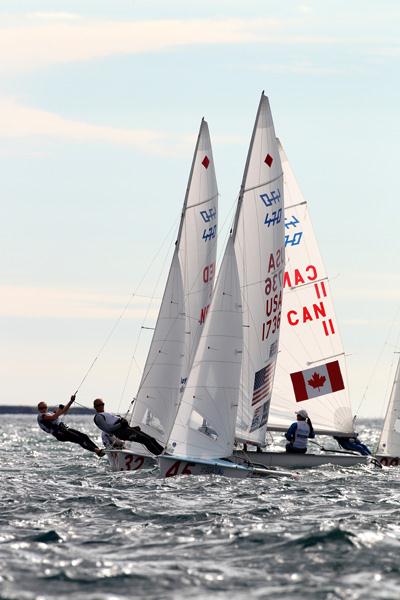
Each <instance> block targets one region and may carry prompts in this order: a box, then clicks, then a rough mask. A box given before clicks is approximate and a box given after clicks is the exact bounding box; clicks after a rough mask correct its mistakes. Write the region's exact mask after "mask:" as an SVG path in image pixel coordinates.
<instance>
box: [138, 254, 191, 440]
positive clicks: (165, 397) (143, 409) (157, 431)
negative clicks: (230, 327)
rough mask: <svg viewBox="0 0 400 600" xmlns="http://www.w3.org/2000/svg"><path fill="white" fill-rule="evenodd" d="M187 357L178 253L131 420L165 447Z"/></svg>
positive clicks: (171, 271)
mask: <svg viewBox="0 0 400 600" xmlns="http://www.w3.org/2000/svg"><path fill="white" fill-rule="evenodd" d="M184 357H185V309H184V291H183V283H182V275H181V267H180V263H179V258H178V252H177V250H175V252H174V256H173V259H172V264H171V269H170V272H169V276H168V280H167V284H166V287H165V291H164V296H163V299H162V302H161V306H160V311H159V314H158V319H157V323H156V327H155V330H154V335H153V339H152V342H151V345H150V349H149V353H148V355H147V360H146V364H145V367H144V370H143V375H142V379H141V382H140V387H139V392H138V394H137V398H136V400H135V403H134V408H133V413H132V419H131V422H132V424H133V425H140V427H141V428H142V429H143V430H144V431H145V432H146V433H148V434H150V435H152V436H153V437H155V438H156V439H157V440H159V442H160V443H161V444H164V445H165V443H166V441H167V439H168V435H169V432H170V431H171V427H172V425H173V422H174V418H175V415H176V411H177V409H178V405H179V399H180V394H179V388H180V378H181V374H182V370H183V365H184Z"/></svg>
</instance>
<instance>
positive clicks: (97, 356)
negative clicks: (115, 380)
mask: <svg viewBox="0 0 400 600" xmlns="http://www.w3.org/2000/svg"><path fill="white" fill-rule="evenodd" d="M175 223H176V220H175V221H174V224H173V225H172V226H171V227H170V229H169V232H168V234H167V236H165V238H164V240H163V241H162V243H161V245H160V247H159V249H158V250H157V252H156V253H155V255H154V257H153V259H152V260H151V262H150V265H149V267H148V268H147V269H146V271H145V273H144V274H143V276H142V279H141V280H140V281H139V284H138V285H137V289H139V288H140V286H141V285H142V283H143V281H144V279H145V277H146V276H147V274H148V272H149V270H150V268H151V266H152V265H153V263H154V261H155V260H156V258H157V257H158V255H159V254H160V252H161V250H162V247H163V246H164V244H165V241H166V240H167V239H168V237H170V235H171V231H172V229H173V228H174V227H175ZM135 296H136V293H135V292H133V293H132V294H131V295H130V297H129V300H128V302H127V303H126V305H125V306H124V308H123V309H122V311H121V313H120V315H119V317H118V318H117V319H116V321H115V323H114V324H113V326H112V327H111V330H110V331H109V333H108V335H107V336H106V338H105V340H104V342H103V344H102V345H101V347H100V349H99V350H98V352H97V354H96V356H95V357H94V359H93V360H92V362H91V364H90V365H89V368H88V369H87V371H86V373H85V375H84V376H83V378H82V380H81V382H80V384H79V385H78V387H77V390H76V392H75V394H77V393H78V391H79V390H80V388H81V386H82V384H83V383H84V381H85V380H86V378H87V377H88V375H89V373H90V372H91V370H92V369H93V367H94V365H95V363H96V361H97V360H98V358H99V357H100V355H101V354H102V352H103V350H104V348H105V347H106V345H107V344H108V342H109V340H110V339H111V337H112V335H113V333H114V331H115V330H116V329H117V327H118V325H119V323H120V322H121V320H122V318H123V316H124V315H125V313H126V311H127V310H128V308H129V306H130V304H131V302H132V300H133V298H134V297H135ZM153 296H154V294H153Z"/></svg>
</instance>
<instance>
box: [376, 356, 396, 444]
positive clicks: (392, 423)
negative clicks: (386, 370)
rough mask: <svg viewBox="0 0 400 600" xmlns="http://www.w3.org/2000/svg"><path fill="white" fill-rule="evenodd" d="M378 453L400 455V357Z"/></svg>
mask: <svg viewBox="0 0 400 600" xmlns="http://www.w3.org/2000/svg"><path fill="white" fill-rule="evenodd" d="M378 454H387V455H389V456H400V358H399V362H398V363H397V369H396V374H395V376H394V381H393V387H392V392H391V394H390V399H389V404H388V407H387V411H386V416H385V421H384V423H383V429H382V433H381V437H380V440H379V445H378Z"/></svg>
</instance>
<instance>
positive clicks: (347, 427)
mask: <svg viewBox="0 0 400 600" xmlns="http://www.w3.org/2000/svg"><path fill="white" fill-rule="evenodd" d="M280 154H281V161H282V167H283V172H284V189H285V251H286V266H285V278H284V293H283V307H282V320H281V336H280V343H279V354H278V362H277V367H276V374H275V382H274V388H273V395H272V401H271V410H270V415H269V420H268V429H275V430H283V429H284V430H286V429H287V428H288V426H289V425H290V423H291V422H292V421H293V420H294V419H295V414H294V413H295V411H297V410H300V409H306V410H307V412H308V414H309V416H310V418H311V421H312V423H313V426H314V429H315V430H316V431H318V432H320V433H323V432H326V433H333V434H334V433H337V434H338V435H340V434H341V433H342V434H346V433H351V432H352V431H353V416H352V411H351V405H350V399H349V395H348V386H347V380H346V365H345V357H344V352H343V346H342V342H341V339H340V335H339V331H338V326H337V323H336V317H335V313H334V307H333V302H332V296H331V290H330V285H329V281H328V278H327V275H326V270H325V267H324V265H323V262H322V259H321V254H320V252H319V249H318V244H317V241H316V239H315V235H314V231H313V227H312V224H311V220H310V216H309V213H308V207H307V203H306V201H305V200H304V197H303V196H302V194H301V191H300V189H299V187H298V184H297V182H296V180H295V177H294V174H293V172H292V170H291V168H290V165H289V163H288V160H287V158H286V155H285V153H284V151H283V149H282V148H280Z"/></svg>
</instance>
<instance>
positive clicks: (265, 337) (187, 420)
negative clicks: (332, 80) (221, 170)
mask: <svg viewBox="0 0 400 600" xmlns="http://www.w3.org/2000/svg"><path fill="white" fill-rule="evenodd" d="M283 210H284V201H283V181H282V167H281V162H280V158H279V151H278V146H277V141H276V138H275V132H274V126H273V121H272V116H271V111H270V107H269V102H268V99H267V97H266V96H265V95H264V93H263V94H262V96H261V100H260V103H259V107H258V111H257V116H256V121H255V125H254V129H253V134H252V138H251V142H250V148H249V152H248V156H247V161H246V166H245V170H244V175H243V180H242V185H241V189H240V193H239V198H238V203H237V208H236V214H235V219H234V225H233V229H232V231H231V234H230V236H229V239H228V242H227V245H226V249H225V253H224V257H223V260H222V264H221V267H220V270H219V274H218V279H217V283H216V286H215V289H214V293H213V298H212V301H211V305H210V308H209V311H208V316H207V321H206V323H205V327H204V330H203V332H202V335H201V338H200V342H199V346H198V348H197V351H196V354H195V358H194V362H193V366H192V369H191V371H190V373H189V377H188V381H187V385H186V387H185V390H184V392H183V396H182V401H181V404H180V406H179V409H178V413H177V417H176V420H175V424H174V426H173V428H172V432H171V435H170V439H169V444H168V453H166V454H162V455H160V456H159V457H158V461H159V465H160V470H161V475H162V476H164V477H170V476H174V475H185V474H192V475H200V474H209V473H217V474H221V475H225V476H229V477H236V478H245V477H253V476H260V475H265V474H267V472H268V471H267V470H266V469H263V468H258V467H257V466H254V465H240V464H237V463H235V462H232V461H230V460H227V458H229V457H230V456H231V454H232V451H233V445H234V438H235V423H236V417H237V413H238V410H237V409H238V404H239V399H240V398H242V399H245V402H242V404H241V406H242V409H243V410H241V413H240V416H239V418H240V424H241V431H242V432H243V436H244V439H247V436H248V435H251V436H254V437H255V438H258V436H259V435H260V434H259V432H262V431H263V428H264V426H265V424H266V421H267V418H268V407H269V402H270V397H271V391H272V382H273V377H274V371H275V363H276V358H277V350H278V339H279V325H280V319H279V315H280V302H281V297H282V286H283V273H284V260H285V259H284V214H283Z"/></svg>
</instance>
